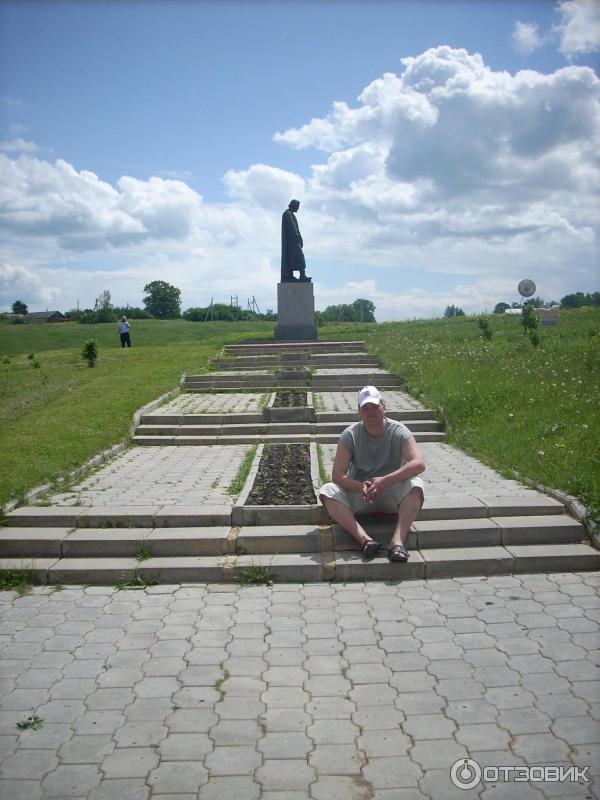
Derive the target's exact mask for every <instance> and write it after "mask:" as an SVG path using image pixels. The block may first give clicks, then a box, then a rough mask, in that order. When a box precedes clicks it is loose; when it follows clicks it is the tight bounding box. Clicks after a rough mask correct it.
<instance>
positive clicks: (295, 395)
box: [273, 389, 306, 408]
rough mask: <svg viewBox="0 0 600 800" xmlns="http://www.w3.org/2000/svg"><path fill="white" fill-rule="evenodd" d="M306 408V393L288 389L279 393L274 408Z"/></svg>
mask: <svg viewBox="0 0 600 800" xmlns="http://www.w3.org/2000/svg"><path fill="white" fill-rule="evenodd" d="M305 406H306V392H301V391H297V390H295V389H288V390H287V391H281V392H277V394H276V395H275V401H274V403H273V408H304V407H305Z"/></svg>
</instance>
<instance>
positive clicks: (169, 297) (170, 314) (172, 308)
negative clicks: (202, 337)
mask: <svg viewBox="0 0 600 800" xmlns="http://www.w3.org/2000/svg"><path fill="white" fill-rule="evenodd" d="M144 292H146V297H144V305H145V306H146V311H148V312H149V313H150V314H152V316H153V317H156V319H177V318H178V317H180V316H181V291H180V290H179V289H177V287H175V286H172V285H171V284H170V283H167V282H166V281H152V282H151V283H147V284H146V285H145V286H144Z"/></svg>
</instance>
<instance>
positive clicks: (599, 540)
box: [511, 469, 600, 550]
mask: <svg viewBox="0 0 600 800" xmlns="http://www.w3.org/2000/svg"><path fill="white" fill-rule="evenodd" d="M511 474H512V475H513V477H514V478H516V479H517V480H518V481H520V482H521V483H524V484H525V485H526V486H529V487H531V488H532V489H535V490H536V491H538V492H542V493H543V494H546V495H548V496H549V497H552V498H553V499H554V500H558V501H559V502H560V503H562V504H563V505H564V506H565V508H566V509H567V511H568V512H569V514H570V515H571V516H572V517H574V518H575V519H576V520H577V521H578V522H580V523H581V524H582V525H583V527H584V528H585V532H586V533H587V535H588V536H589V537H590V540H591V542H592V544H593V545H594V547H596V548H597V549H599V550H600V526H598V524H597V523H596V522H594V520H593V519H590V517H589V515H588V510H587V508H586V506H584V504H583V503H582V502H581V500H579V499H578V498H577V497H574V496H573V495H572V494H567V493H566V492H562V491H560V489H552V488H550V487H549V486H544V485H543V484H541V483H538V482H537V481H534V480H532V479H531V478H525V477H524V476H523V475H520V474H519V473H518V472H517V471H516V470H515V469H511Z"/></svg>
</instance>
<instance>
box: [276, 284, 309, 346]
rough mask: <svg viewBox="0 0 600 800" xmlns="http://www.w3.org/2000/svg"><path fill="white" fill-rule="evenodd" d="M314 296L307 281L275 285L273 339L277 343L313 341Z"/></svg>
mask: <svg viewBox="0 0 600 800" xmlns="http://www.w3.org/2000/svg"><path fill="white" fill-rule="evenodd" d="M316 338H317V326H316V324H315V296H314V290H313V285H312V283H310V282H309V281H294V282H292V283H278V284H277V324H276V325H275V339H276V340H278V341H288V342H290V341H315V340H316Z"/></svg>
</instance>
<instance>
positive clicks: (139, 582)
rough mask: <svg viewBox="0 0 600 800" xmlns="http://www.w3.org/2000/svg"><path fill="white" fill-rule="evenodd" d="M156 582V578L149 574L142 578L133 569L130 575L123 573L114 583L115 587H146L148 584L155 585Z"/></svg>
mask: <svg viewBox="0 0 600 800" xmlns="http://www.w3.org/2000/svg"><path fill="white" fill-rule="evenodd" d="M157 583H158V578H153V577H152V576H150V575H148V577H146V578H144V577H143V576H142V575H140V573H139V572H138V571H137V569H135V570H134V571H133V575H131V576H128V575H126V574H125V573H123V574H122V575H121V579H120V580H119V581H118V582H117V583H116V584H115V589H147V588H148V587H149V586H156V584H157Z"/></svg>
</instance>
